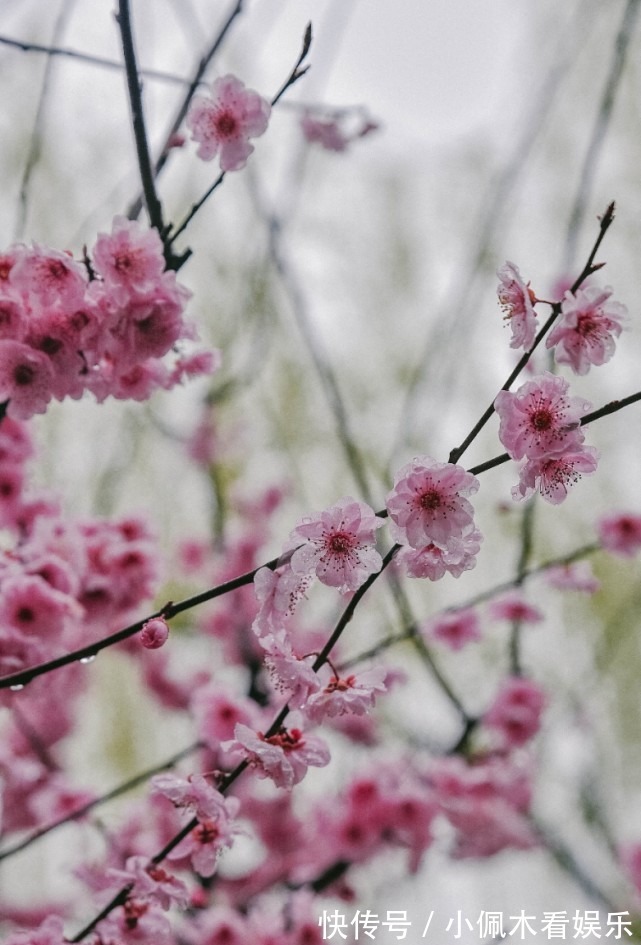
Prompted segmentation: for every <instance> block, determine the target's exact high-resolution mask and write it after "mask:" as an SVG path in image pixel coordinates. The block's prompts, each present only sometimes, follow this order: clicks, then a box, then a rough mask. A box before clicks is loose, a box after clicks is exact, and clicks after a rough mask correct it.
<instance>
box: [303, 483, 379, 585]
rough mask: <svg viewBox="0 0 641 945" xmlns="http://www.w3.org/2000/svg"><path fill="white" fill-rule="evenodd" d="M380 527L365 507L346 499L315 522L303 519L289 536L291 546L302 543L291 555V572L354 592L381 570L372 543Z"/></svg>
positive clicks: (360, 503) (326, 510) (376, 519)
mask: <svg viewBox="0 0 641 945" xmlns="http://www.w3.org/2000/svg"><path fill="white" fill-rule="evenodd" d="M383 524H384V523H383V521H382V519H380V518H377V517H376V514H375V513H374V510H373V509H371V508H370V506H369V505H366V504H365V503H364V502H356V501H355V500H354V499H352V498H351V497H349V496H347V497H346V498H344V499H341V500H340V501H339V502H337V503H336V505H333V506H331V507H330V508H329V509H325V511H323V512H321V513H320V515H318V516H317V517H316V518H304V519H303V520H302V522H299V524H298V525H297V526H296V527H295V528H294V530H293V532H292V533H291V536H290V541H291V542H292V543H293V544H294V546H295V545H297V544H300V542H301V541H302V542H305V544H303V545H302V546H301V547H300V548H297V549H296V551H295V552H294V554H293V555H292V559H291V569H292V572H293V573H294V574H296V575H300V576H304V575H308V574H316V576H317V577H318V579H319V580H320V581H321V582H322V583H323V584H328V585H329V586H330V587H338V588H339V589H340V590H341V591H342V592H346V591H355V590H356V589H357V588H358V587H360V586H361V584H363V583H364V582H365V581H366V580H367V578H368V576H369V575H370V574H375V573H376V572H377V571H380V569H381V567H382V564H383V561H382V558H381V556H380V555H379V553H378V551H377V550H376V548H375V547H374V542H375V540H376V538H375V532H376V529H377V528H380V527H381V526H382V525H383Z"/></svg>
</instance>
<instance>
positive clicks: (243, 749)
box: [221, 724, 330, 790]
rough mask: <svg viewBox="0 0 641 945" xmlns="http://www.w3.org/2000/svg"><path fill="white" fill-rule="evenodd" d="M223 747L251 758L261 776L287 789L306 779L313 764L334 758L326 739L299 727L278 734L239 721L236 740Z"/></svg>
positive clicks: (243, 756) (251, 763)
mask: <svg viewBox="0 0 641 945" xmlns="http://www.w3.org/2000/svg"><path fill="white" fill-rule="evenodd" d="M221 747H222V748H223V749H224V750H233V751H234V752H236V753H237V754H238V757H239V759H245V760H247V761H248V762H249V764H250V765H251V766H252V767H253V768H255V769H256V773H257V775H258V777H262V778H271V779H272V781H273V782H274V784H276V786H277V787H284V788H286V789H287V790H290V789H291V788H292V787H293V786H294V785H295V784H298V782H299V781H302V780H303V778H304V777H305V775H306V774H307V768H308V767H309V766H313V767H316V768H324V767H325V765H327V764H329V760H330V755H329V749H328V747H327V745H326V744H325V742H324V741H323V740H322V739H320V738H318V737H317V736H315V735H308V734H306V733H304V732H302V731H301V729H299V728H289V729H287V728H281V729H280V730H279V731H278V732H276V733H275V734H274V735H264V734H263V733H262V732H254V731H253V730H252V729H250V728H249V727H248V726H247V725H241V724H239V725H237V726H236V729H235V738H234V740H233V741H231V742H223V744H222V746H221Z"/></svg>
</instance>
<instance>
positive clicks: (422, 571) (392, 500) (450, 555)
mask: <svg viewBox="0 0 641 945" xmlns="http://www.w3.org/2000/svg"><path fill="white" fill-rule="evenodd" d="M478 488H479V482H478V479H476V478H475V477H474V476H472V475H471V473H468V472H466V471H465V469H463V467H462V466H457V465H455V464H453V463H439V462H437V461H436V460H434V459H431V458H430V457H429V456H417V457H416V458H415V459H413V460H412V462H411V463H408V464H407V465H406V466H403V467H402V469H400V470H399V471H398V473H397V474H396V476H395V478H394V488H393V489H392V491H391V492H390V493H389V494H388V496H387V510H388V512H389V516H390V520H391V521H390V530H391V532H392V536H393V537H394V539H395V540H396V541H397V542H399V543H400V544H401V545H403V546H404V548H403V549H402V550H401V552H400V553H399V555H398V556H397V561H398V562H399V564H401V565H402V566H403V567H404V568H405V569H406V571H407V573H408V574H409V575H410V576H411V577H428V578H429V579H430V580H432V581H434V580H438V579H439V578H440V577H442V576H443V575H444V574H445V573H446V572H449V573H450V574H453V575H454V576H455V577H458V576H459V575H460V574H462V573H463V571H467V570H469V569H470V568H473V567H474V565H475V563H476V554H477V553H478V551H479V548H480V542H481V534H480V532H479V531H478V530H477V529H476V528H475V525H474V509H473V508H472V504H471V503H470V502H469V501H468V499H467V496H470V495H474V494H475V493H476V492H477V491H478Z"/></svg>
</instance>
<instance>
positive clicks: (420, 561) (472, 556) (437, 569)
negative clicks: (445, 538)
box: [394, 526, 483, 581]
mask: <svg viewBox="0 0 641 945" xmlns="http://www.w3.org/2000/svg"><path fill="white" fill-rule="evenodd" d="M482 541H483V536H482V535H481V533H480V532H479V531H478V530H477V529H476V528H474V527H473V526H468V528H467V529H465V533H464V535H463V537H462V538H451V539H450V540H449V542H448V546H447V549H443V548H437V546H436V545H434V544H429V545H427V546H426V547H425V548H419V549H415V548H409V547H405V548H401V549H400V551H399V552H398V554H397V555H396V558H395V559H394V560H395V563H396V564H397V565H398V566H399V567H400V568H402V569H403V570H404V571H405V572H406V573H407V575H408V576H409V577H412V578H428V579H429V580H430V581H439V580H440V579H441V578H442V577H443V576H444V575H445V574H451V575H452V576H453V577H455V578H458V577H460V576H461V575H462V574H463V573H464V572H465V571H470V570H471V569H472V568H474V567H476V556H477V554H478V553H479V551H480V550H481V542H482Z"/></svg>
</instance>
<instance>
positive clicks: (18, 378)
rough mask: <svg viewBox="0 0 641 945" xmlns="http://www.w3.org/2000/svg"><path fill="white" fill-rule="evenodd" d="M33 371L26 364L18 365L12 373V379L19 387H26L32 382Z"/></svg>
mask: <svg viewBox="0 0 641 945" xmlns="http://www.w3.org/2000/svg"><path fill="white" fill-rule="evenodd" d="M34 374H35V371H34V370H33V368H32V367H29V365H28V364H19V365H18V366H17V368H16V369H15V371H14V372H13V379H14V381H15V382H16V384H17V385H18V386H19V387H28V386H29V384H31V382H32V381H33V378H34Z"/></svg>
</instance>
